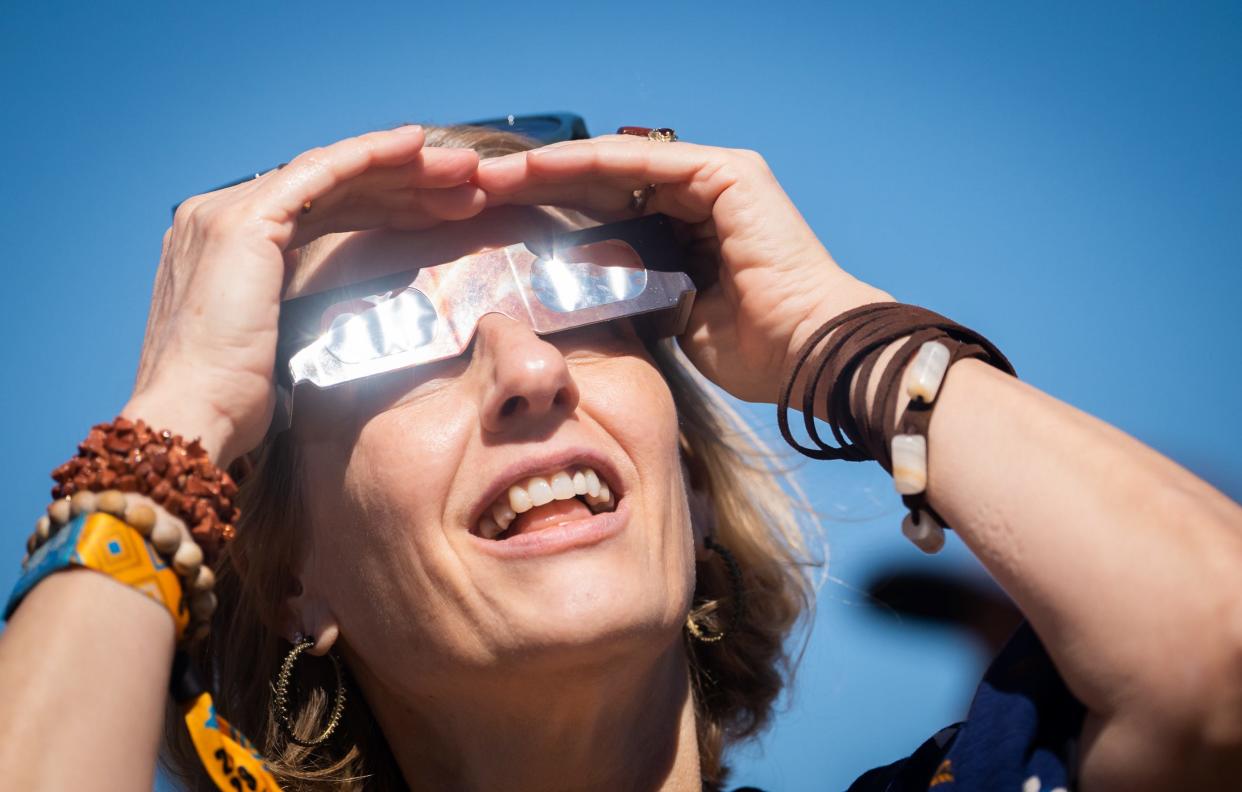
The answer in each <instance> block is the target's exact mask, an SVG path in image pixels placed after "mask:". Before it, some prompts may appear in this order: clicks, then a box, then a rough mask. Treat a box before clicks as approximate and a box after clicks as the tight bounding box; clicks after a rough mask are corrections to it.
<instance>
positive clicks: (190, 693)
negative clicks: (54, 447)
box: [4, 511, 280, 792]
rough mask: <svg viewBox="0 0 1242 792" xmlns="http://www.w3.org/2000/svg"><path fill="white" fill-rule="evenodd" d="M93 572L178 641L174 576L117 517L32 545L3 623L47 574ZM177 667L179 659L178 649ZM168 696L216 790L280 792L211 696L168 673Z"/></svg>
mask: <svg viewBox="0 0 1242 792" xmlns="http://www.w3.org/2000/svg"><path fill="white" fill-rule="evenodd" d="M74 567H80V568H83V569H93V570H95V571H96V572H101V573H103V574H105V575H107V576H108V577H110V578H112V579H113V580H116V581H117V582H119V583H123V584H125V585H126V586H129V587H130V588H132V589H135V590H136V591H139V592H141V593H142V594H144V595H146V596H148V597H150V598H151V599H153V600H155V601H156V602H158V603H159V604H160V605H162V606H163V607H164V609H165V610H167V611H168V613H169V615H171V616H172V619H173V623H174V625H175V628H176V633H177V643H178V644H181V643H182V641H183V639H184V638H185V634H186V631H187V628H188V627H189V625H190V610H189V607H188V606H187V604H186V598H185V597H184V596H183V593H182V587H181V578H180V577H179V576H178V574H177V571H176V570H175V569H174V568H173V567H172V566H170V565H169V564H168V563H166V562H165V561H164V559H163V558H162V557H161V556H160V554H159V553H158V552H157V551H156V550H155V548H153V547H152V546H151V545H150V544H149V543H148V542H147V541H146V540H145V539H144V538H143V536H142V534H141V533H139V532H138V530H137V529H136V528H133V527H131V526H130V525H129V524H128V523H126V522H124V521H123V520H121V519H119V518H117V517H115V516H113V515H111V514H109V513H107V512H102V511H97V512H90V513H83V514H79V515H77V516H76V517H73V518H72V519H71V520H69V521H68V522H67V523H66V524H65V525H64V526H63V527H61V528H60V529H59V530H57V531H55V532H54V533H52V534H50V535H49V536H48V538H47V540H46V541H44V542H43V543H42V544H40V545H39V546H38V547H37V548H35V550H34V552H33V553H32V554H31V556H30V558H29V559H28V560H27V562H26V564H25V565H24V567H23V574H22V576H21V578H19V579H18V581H17V585H16V586H15V587H14V589H13V593H12V594H11V595H10V596H9V601H8V604H7V605H6V606H5V609H4V618H5V619H8V618H9V617H10V616H12V614H13V611H15V610H16V609H17V606H18V605H20V604H21V601H22V600H23V599H24V598H25V597H26V595H27V594H29V593H30V591H31V590H32V589H33V588H34V587H35V586H36V585H38V584H39V583H40V582H41V581H43V580H44V579H46V578H47V577H48V576H49V575H52V574H54V573H56V572H59V571H61V570H63V569H71V568H74ZM177 654H178V658H177V659H178V663H175V664H174V665H183V664H184V662H185V660H184V654H183V653H182V652H178V653H177ZM173 682H174V690H173V694H174V697H175V698H176V700H177V703H178V705H179V706H180V708H181V711H182V715H183V717H184V718H185V725H186V729H187V730H188V731H189V733H190V739H191V741H192V742H193V743H194V749H195V751H196V752H197V753H198V756H199V759H200V760H201V761H202V763H203V769H204V770H205V771H206V772H207V775H208V776H210V777H211V780H212V781H213V782H215V784H216V786H217V788H219V789H220V790H222V792H233V791H234V790H247V791H248V792H280V786H279V785H278V784H277V783H276V779H275V778H273V777H272V774H271V772H270V771H269V770H268V768H267V765H266V764H265V763H264V761H263V757H262V756H260V755H259V753H258V751H257V750H256V749H255V748H254V746H253V745H251V743H250V741H249V740H247V739H246V737H245V736H244V735H243V734H242V733H241V732H239V731H238V730H237V729H235V728H234V727H233V726H231V725H230V724H229V723H228V721H226V720H225V719H224V718H222V717H220V716H219V715H218V714H217V713H216V708H215V704H214V703H213V702H212V699H211V694H210V693H208V692H207V691H206V690H205V689H203V688H202V687H201V686H199V685H197V683H196V681H194V680H193V675H192V674H187V673H186V672H185V670H184V669H180V670H179V669H177V668H174V672H173Z"/></svg>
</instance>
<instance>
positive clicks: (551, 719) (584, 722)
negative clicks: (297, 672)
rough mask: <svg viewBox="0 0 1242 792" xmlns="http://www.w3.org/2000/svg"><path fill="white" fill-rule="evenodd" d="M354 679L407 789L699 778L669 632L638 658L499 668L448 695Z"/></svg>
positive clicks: (665, 782) (681, 657)
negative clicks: (663, 644)
mask: <svg viewBox="0 0 1242 792" xmlns="http://www.w3.org/2000/svg"><path fill="white" fill-rule="evenodd" d="M360 681H361V682H362V684H363V688H364V691H365V692H366V694H367V699H368V702H369V703H370V704H371V707H372V711H373V712H374V714H375V717H376V719H377V720H378V722H379V725H380V728H381V729H382V730H383V732H384V735H385V736H386V737H387V739H388V743H389V746H390V748H391V749H392V752H393V755H394V757H395V758H396V760H397V763H398V764H399V766H400V768H401V772H402V774H403V775H404V777H405V779H406V782H407V784H408V786H409V787H410V789H415V790H417V789H450V790H467V791H468V790H492V789H505V790H513V791H514V792H522V791H524V790H542V791H545V792H547V791H552V790H555V791H558V792H559V791H561V790H566V791H567V790H577V789H633V790H660V791H661V792H682V791H683V790H684V791H685V792H690V791H691V790H693V792H698V791H699V790H700V789H701V788H702V782H701V778H700V772H699V754H698V741H697V736H696V732H695V715H694V702H693V698H692V696H691V692H690V680H689V671H688V668H687V665H686V658H685V653H684V650H683V649H682V646H681V642H680V641H674V642H672V643H671V644H670V645H669V646H668V648H667V649H665V650H664V651H663V652H662V653H660V654H658V655H657V656H655V657H652V658H647V659H646V662H643V660H638V661H636V660H635V658H634V657H633V656H626V657H623V658H616V659H614V660H612V661H609V662H606V663H601V664H599V665H597V666H594V667H590V668H585V669H584V668H583V667H582V666H575V668H574V669H573V671H572V672H566V671H564V669H561V670H560V671H559V672H549V673H545V674H537V673H521V672H516V673H506V674H505V675H503V677H502V678H487V679H483V680H478V679H472V680H471V681H470V684H469V685H462V686H459V687H454V688H453V689H452V691H451V693H450V694H448V695H446V693H449V692H448V691H444V690H440V691H435V692H433V693H428V694H423V695H416V696H409V695H406V696H404V697H403V696H399V695H393V691H388V690H378V689H374V687H375V686H374V684H373V682H374V680H360ZM368 681H369V682H372V684H367V683H368ZM403 699H404V700H403Z"/></svg>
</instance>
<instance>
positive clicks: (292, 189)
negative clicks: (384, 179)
mask: <svg viewBox="0 0 1242 792" xmlns="http://www.w3.org/2000/svg"><path fill="white" fill-rule="evenodd" d="M425 140H426V135H425V134H424V133H423V129H422V127H420V126H405V127H399V128H397V129H393V130H385V131H382V132H369V133H367V134H365V135H359V136H357V137H353V138H348V139H346V140H342V141H339V142H336V143H333V144H332V145H330V146H326V147H324V148H317V149H311V150H310V151H307V152H305V153H303V154H299V155H298V156H297V157H295V158H294V160H293V161H292V162H290V163H289V164H288V165H286V166H285V167H284V168H281V169H280V170H278V171H276V172H274V173H269V174H265V175H264V176H262V177H260V178H259V179H256V180H255V181H254V182H252V184H254V185H255V187H254V191H253V193H251V195H250V196H249V197H250V199H251V200H253V201H257V202H258V205H259V206H260V207H261V209H264V210H267V213H268V217H269V219H271V220H274V221H276V222H282V223H283V222H287V221H288V220H290V219H291V218H293V217H294V216H296V215H297V214H298V213H300V212H301V210H302V207H303V206H304V205H305V204H306V202H308V201H310V202H314V201H315V200H317V199H319V198H321V197H322V196H324V195H326V194H327V193H328V192H330V191H331V190H332V189H333V188H334V187H336V186H337V185H339V184H340V183H342V182H344V181H346V180H348V179H352V178H354V177H357V176H359V175H360V174H362V173H364V172H366V171H367V170H369V169H371V168H373V167H391V166H396V165H402V164H405V163H409V162H411V161H412V160H414V159H415V157H416V156H417V155H418V153H419V152H420V151H421V150H422V147H423V143H424V141H425Z"/></svg>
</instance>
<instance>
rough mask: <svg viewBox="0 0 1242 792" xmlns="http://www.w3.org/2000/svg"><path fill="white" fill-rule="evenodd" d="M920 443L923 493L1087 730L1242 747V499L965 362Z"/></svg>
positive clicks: (1080, 415)
mask: <svg viewBox="0 0 1242 792" xmlns="http://www.w3.org/2000/svg"><path fill="white" fill-rule="evenodd" d="M929 444H930V445H929V451H928V455H929V476H930V479H929V484H928V496H929V500H930V502H931V504H932V506H933V507H934V508H935V509H936V510H937V511H939V512H940V514H941V515H943V516H944V517H945V519H946V520H947V521H948V523H949V525H951V526H952V527H953V528H954V529H955V530H956V531H957V532H958V534H959V535H960V536H961V538H962V540H963V541H964V542H965V543H966V544H967V545H968V546H969V547H970V549H971V550H972V551H973V552H974V553H975V554H976V555H977V556H978V557H979V558H980V559H981V560H982V561H983V563H984V564H985V566H986V567H987V568H988V569H989V571H990V572H991V573H992V574H993V575H994V576H995V577H996V578H997V580H998V581H999V582H1000V583H1001V585H1002V586H1004V587H1005V589H1006V590H1007V591H1008V592H1009V593H1010V594H1011V596H1013V598H1014V599H1015V601H1016V602H1017V603H1018V605H1019V606H1020V607H1021V609H1022V610H1023V612H1024V613H1025V614H1026V615H1027V617H1028V618H1029V619H1030V621H1031V623H1032V625H1033V626H1034V627H1035V629H1036V630H1037V632H1038V633H1039V634H1040V636H1041V637H1042V638H1043V640H1044V642H1045V644H1046V645H1047V647H1048V649H1049V652H1050V653H1051V654H1052V656H1053V659H1054V660H1055V661H1056V663H1057V666H1058V668H1059V669H1060V670H1061V672H1062V674H1063V676H1064V677H1065V679H1066V682H1067V684H1068V685H1069V686H1070V688H1071V689H1072V690H1073V692H1074V693H1075V694H1076V695H1077V696H1078V697H1079V698H1080V699H1081V700H1082V701H1083V702H1084V703H1085V704H1086V705H1087V707H1088V708H1089V709H1090V710H1091V712H1092V713H1093V716H1095V717H1096V718H1097V719H1102V720H1098V721H1097V722H1096V724H1095V728H1097V729H1098V728H1099V727H1100V725H1101V724H1102V723H1104V722H1107V721H1114V723H1113V724H1112V726H1113V728H1112V729H1111V731H1109V729H1108V728H1105V730H1104V733H1105V734H1106V735H1110V736H1112V735H1122V734H1124V735H1128V737H1123V736H1116V739H1128V738H1133V739H1134V740H1136V741H1139V742H1142V741H1143V736H1144V735H1143V734H1141V733H1142V732H1146V736H1148V737H1151V738H1152V739H1153V740H1156V739H1159V740H1164V739H1167V738H1170V736H1172V738H1173V740H1174V741H1176V739H1177V738H1185V740H1186V743H1187V745H1189V746H1190V748H1189V750H1194V749H1195V746H1194V743H1196V742H1197V741H1198V740H1203V741H1206V742H1207V743H1213V744H1218V745H1221V746H1222V747H1226V748H1227V747H1228V746H1229V745H1231V744H1232V745H1234V746H1238V748H1237V749H1236V750H1242V706H1239V705H1240V704H1242V508H1239V506H1238V505H1237V504H1235V503H1233V502H1232V501H1230V500H1229V499H1228V498H1227V497H1225V496H1224V495H1222V494H1221V493H1219V492H1217V491H1216V490H1215V489H1213V488H1212V487H1210V486H1208V485H1207V484H1206V483H1204V482H1203V481H1201V480H1200V479H1198V478H1196V477H1195V476H1194V475H1192V474H1190V473H1189V472H1187V471H1186V470H1184V469H1183V468H1181V467H1179V466H1177V465H1176V464H1174V463H1173V462H1171V461H1169V460H1168V459H1166V458H1164V457H1162V456H1161V455H1159V454H1157V453H1156V452H1154V451H1152V450H1151V449H1149V448H1147V447H1146V446H1144V445H1142V444H1141V443H1139V442H1138V441H1136V440H1134V439H1133V438H1131V437H1129V436H1127V435H1125V434H1124V433H1122V432H1120V431H1118V430H1117V429H1115V428H1113V427H1111V426H1109V425H1107V424H1105V423H1103V422H1102V421H1099V420H1097V419H1095V418H1092V417H1091V416H1089V415H1087V414H1085V413H1082V412H1080V411H1078V410H1076V409H1074V408H1072V407H1070V406H1068V405H1066V404H1064V403H1062V402H1059V401H1057V400H1056V399H1054V398H1052V397H1050V396H1048V395H1046V394H1044V393H1041V392H1040V391H1038V390H1036V389H1035V388H1033V387H1031V386H1029V385H1026V384H1024V383H1022V382H1019V381H1018V380H1015V379H1013V378H1011V377H1008V376H1006V375H1004V374H1002V373H1000V372H998V371H996V370H995V369H992V368H991V367H989V366H987V365H985V364H983V363H980V362H977V361H971V360H968V361H964V362H962V363H959V364H958V365H955V366H954V367H953V368H952V369H951V370H950V372H949V374H948V377H947V379H946V381H945V384H944V386H943V389H942V391H941V393H940V395H939V397H938V399H937V406H936V409H935V413H934V417H933V420H932V423H931V428H930V430H929ZM1117 722H1120V723H1123V724H1124V723H1130V722H1132V724H1133V728H1120V729H1119V728H1117ZM1170 745H1172V743H1170ZM1133 747H1134V748H1139V747H1140V746H1138V745H1135V746H1133ZM1156 753H1158V752H1156ZM1235 756H1237V754H1235ZM1088 759H1089V757H1088ZM1144 760H1149V761H1153V762H1156V763H1157V764H1158V763H1160V761H1161V758H1160V757H1159V756H1158V755H1153V754H1148V755H1147V756H1145V757H1143V756H1135V758H1134V762H1135V766H1136V767H1137V766H1141V765H1142V764H1143V763H1144ZM1109 766H1110V767H1111V766H1112V764H1111V763H1110V765H1109ZM1153 769H1156V768H1153Z"/></svg>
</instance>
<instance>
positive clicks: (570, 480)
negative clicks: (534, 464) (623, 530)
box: [477, 467, 615, 539]
mask: <svg viewBox="0 0 1242 792" xmlns="http://www.w3.org/2000/svg"><path fill="white" fill-rule="evenodd" d="M579 495H581V496H582V499H583V500H584V501H586V504H587V505H588V506H590V507H591V511H592V512H594V513H596V514H598V513H599V512H601V511H604V510H607V509H610V508H611V507H613V506H614V505H615V500H614V499H613V497H612V492H611V491H610V490H609V489H608V485H607V484H605V483H603V482H602V481H600V480H599V474H597V473H596V472H595V471H594V470H591V469H590V468H586V467H584V468H579V469H578V470H575V471H574V472H573V473H570V472H569V471H568V470H562V471H559V472H557V473H555V474H553V475H552V477H551V478H550V479H549V478H545V477H543V476H532V477H530V478H529V479H527V480H526V481H524V482H522V483H521V484H514V485H513V486H511V487H509V489H508V490H507V491H506V492H505V494H504V495H501V496H500V498H498V499H497V501H496V502H495V503H494V504H492V508H491V510H490V511H488V512H485V513H484V515H483V516H482V517H480V518H479V525H478V529H477V533H478V534H479V536H482V537H483V538H484V539H495V538H496V537H497V536H499V535H500V534H502V533H504V532H505V531H507V530H508V529H509V526H510V525H511V524H512V523H513V521H514V520H515V519H517V516H518V515H519V514H522V513H524V512H528V511H530V510H531V509H533V508H535V507H536V506H543V505H544V504H547V503H551V502H552V501H554V500H570V499H571V498H574V497H576V496H579Z"/></svg>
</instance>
